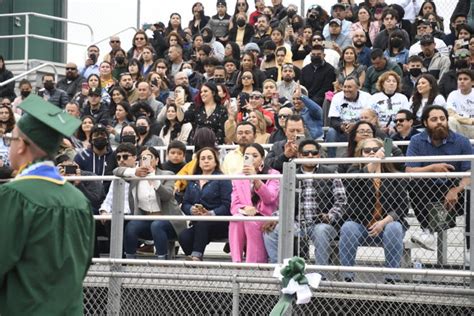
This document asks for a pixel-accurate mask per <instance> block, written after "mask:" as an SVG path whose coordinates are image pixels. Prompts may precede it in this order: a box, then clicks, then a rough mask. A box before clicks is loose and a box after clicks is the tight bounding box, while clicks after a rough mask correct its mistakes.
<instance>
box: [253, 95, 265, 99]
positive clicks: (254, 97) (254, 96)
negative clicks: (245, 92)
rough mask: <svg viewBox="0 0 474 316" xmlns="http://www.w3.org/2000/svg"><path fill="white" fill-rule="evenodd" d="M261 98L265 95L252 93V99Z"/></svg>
mask: <svg viewBox="0 0 474 316" xmlns="http://www.w3.org/2000/svg"><path fill="white" fill-rule="evenodd" d="M261 98H263V96H261V95H251V96H250V99H255V100H258V99H261Z"/></svg>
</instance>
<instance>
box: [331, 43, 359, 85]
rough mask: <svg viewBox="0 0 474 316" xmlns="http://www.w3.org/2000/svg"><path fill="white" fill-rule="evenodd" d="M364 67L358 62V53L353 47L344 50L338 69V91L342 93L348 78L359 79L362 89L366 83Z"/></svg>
mask: <svg viewBox="0 0 474 316" xmlns="http://www.w3.org/2000/svg"><path fill="white" fill-rule="evenodd" d="M365 70H366V67H365V66H364V65H361V64H359V62H358V61H357V52H356V50H355V48H354V47H353V46H347V47H346V48H344V49H343V50H342V56H341V61H340V62H339V67H338V68H337V69H336V82H337V83H336V90H337V91H341V90H342V86H343V85H344V81H345V80H346V78H347V77H356V78H357V79H359V82H360V84H361V87H362V85H363V83H364V81H365Z"/></svg>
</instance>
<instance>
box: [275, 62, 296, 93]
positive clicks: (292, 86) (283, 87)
mask: <svg viewBox="0 0 474 316" xmlns="http://www.w3.org/2000/svg"><path fill="white" fill-rule="evenodd" d="M281 79H282V80H280V81H278V82H277V88H278V93H279V94H280V97H283V98H286V99H287V100H291V98H293V94H294V93H295V90H296V87H297V86H298V83H296V81H295V80H294V79H295V69H294V66H293V64H283V67H282V71H281Z"/></svg>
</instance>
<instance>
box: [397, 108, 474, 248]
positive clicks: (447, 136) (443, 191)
mask: <svg viewBox="0 0 474 316" xmlns="http://www.w3.org/2000/svg"><path fill="white" fill-rule="evenodd" d="M422 122H423V125H424V126H425V128H426V130H425V131H423V132H422V133H420V134H418V135H415V136H413V137H412V138H411V142H410V145H409V146H408V150H407V156H439V155H471V154H472V147H471V145H470V143H469V139H467V138H466V137H464V136H462V135H461V134H458V133H455V132H453V131H451V130H449V128H448V111H447V110H446V109H445V108H443V107H442V106H438V105H433V106H430V107H427V108H425V110H424V111H423V114H422ZM470 169H471V163H470V162H469V161H451V162H449V163H444V162H443V163H433V162H407V163H406V172H464V171H468V170H470ZM469 184H470V178H469V177H465V178H462V179H461V180H459V179H447V178H436V179H433V178H432V179H419V180H414V181H412V183H411V185H410V188H409V189H410V197H411V202H412V206H413V209H414V210H415V214H416V217H417V219H418V221H419V222H420V225H421V228H422V229H423V233H422V234H419V235H413V236H412V241H413V242H415V243H417V244H419V245H420V246H422V247H423V248H425V249H428V250H434V242H435V239H434V236H433V234H432V233H433V231H434V230H436V231H442V230H445V229H447V228H450V226H451V225H455V216H456V215H461V214H462V211H463V209H464V189H465V188H466V186H468V185H469ZM468 202H469V201H468ZM434 208H437V209H441V210H443V209H444V210H446V211H447V214H448V216H447V219H449V218H451V219H452V222H450V221H449V220H447V221H446V222H445V223H444V224H441V225H436V227H433V221H432V220H431V221H430V214H432V213H431V212H432V210H433V209H434ZM466 209H467V210H469V207H467V208H466ZM466 215H467V218H469V213H468V214H466ZM466 222H467V227H466V231H469V226H468V225H469V220H466ZM434 224H440V223H434ZM468 248H469V244H468Z"/></svg>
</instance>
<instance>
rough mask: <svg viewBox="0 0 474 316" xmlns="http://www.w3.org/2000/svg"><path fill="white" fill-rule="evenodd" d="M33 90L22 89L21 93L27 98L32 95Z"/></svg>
mask: <svg viewBox="0 0 474 316" xmlns="http://www.w3.org/2000/svg"><path fill="white" fill-rule="evenodd" d="M30 93H31V91H21V92H20V94H21V96H22V97H23V98H26V97H28V96H29V95H30Z"/></svg>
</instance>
